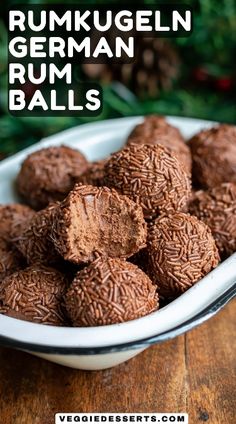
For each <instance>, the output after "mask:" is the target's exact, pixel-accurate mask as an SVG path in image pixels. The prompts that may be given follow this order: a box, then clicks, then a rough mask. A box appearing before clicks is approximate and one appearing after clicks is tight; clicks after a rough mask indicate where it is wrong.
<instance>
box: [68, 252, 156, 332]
mask: <svg viewBox="0 0 236 424" xmlns="http://www.w3.org/2000/svg"><path fill="white" fill-rule="evenodd" d="M65 303H66V310H67V313H68V316H69V318H70V319H71V322H72V324H73V326H77V327H86V326H98V325H108V324H116V323H120V322H125V321H130V320H132V319H136V318H140V317H143V316H145V315H147V314H149V313H151V312H153V311H155V310H157V309H158V307H159V303H158V295H157V292H156V286H155V285H154V284H153V283H152V282H151V280H150V279H149V278H148V276H147V275H146V274H144V272H143V271H141V269H139V268H138V267H137V266H136V265H133V264H131V263H129V262H126V261H123V260H120V259H111V258H98V259H96V260H95V261H94V262H92V263H91V264H90V265H88V266H87V267H85V268H84V269H83V270H82V271H80V272H78V273H77V275H76V277H75V279H74V281H73V283H72V285H71V286H70V288H69V289H68V291H67V293H66V296H65Z"/></svg>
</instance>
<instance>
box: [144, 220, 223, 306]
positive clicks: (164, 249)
mask: <svg viewBox="0 0 236 424" xmlns="http://www.w3.org/2000/svg"><path fill="white" fill-rule="evenodd" d="M147 254H148V265H149V268H148V275H149V276H150V278H151V279H152V281H153V282H155V283H156V284H157V286H158V292H159V294H160V295H161V296H163V297H165V298H173V297H176V296H178V295H180V294H181V293H183V292H185V291H186V290H187V289H189V288H190V287H191V286H192V285H194V284H195V283H196V282H197V281H199V280H200V279H201V278H203V277H204V276H205V275H206V274H208V273H209V272H210V271H211V270H212V269H213V268H215V267H216V266H217V265H218V263H219V254H218V250H217V247H216V244H215V241H214V239H213V236H212V234H211V231H210V229H209V227H208V226H207V225H205V224H204V223H203V222H201V221H199V220H198V219H197V218H196V217H195V216H190V215H189V214H185V213H181V212H179V213H175V214H173V215H170V216H161V217H160V218H158V219H157V220H156V221H155V223H154V225H153V226H152V228H151V231H150V233H149V235H148V247H147Z"/></svg>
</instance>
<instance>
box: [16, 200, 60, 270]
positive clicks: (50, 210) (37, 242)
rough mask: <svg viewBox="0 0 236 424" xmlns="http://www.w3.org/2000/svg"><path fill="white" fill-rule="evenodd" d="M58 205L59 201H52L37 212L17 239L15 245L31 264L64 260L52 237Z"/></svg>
mask: <svg viewBox="0 0 236 424" xmlns="http://www.w3.org/2000/svg"><path fill="white" fill-rule="evenodd" d="M58 205H59V202H55V203H51V204H50V205H49V206H48V207H47V208H45V209H42V210H41V211H38V212H35V215H34V217H33V218H32V219H31V221H30V223H29V225H28V226H27V227H26V228H25V230H24V231H23V232H22V234H21V236H20V237H19V238H18V239H17V240H15V245H16V246H17V248H18V250H19V251H20V252H21V253H22V255H23V256H24V257H25V258H26V261H27V263H28V264H29V265H31V264H33V263H35V262H40V263H44V264H55V263H57V262H58V261H59V260H60V259H61V260H62V258H60V256H59V254H58V253H57V251H56V249H55V247H54V244H53V242H52V240H51V238H50V235H51V227H52V224H53V220H54V213H55V210H56V208H57V207H58Z"/></svg>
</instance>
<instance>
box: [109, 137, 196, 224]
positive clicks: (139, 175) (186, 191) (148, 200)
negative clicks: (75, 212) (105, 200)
mask: <svg viewBox="0 0 236 424" xmlns="http://www.w3.org/2000/svg"><path fill="white" fill-rule="evenodd" d="M104 182H105V184H106V185H107V186H108V187H114V188H115V189H117V190H118V191H119V192H120V193H122V194H125V195H126V196H128V197H129V198H130V199H132V200H133V201H135V202H136V203H137V204H138V205H140V206H141V207H142V208H143V213H144V216H145V218H147V219H153V218H156V217H157V216H158V215H160V214H162V213H164V212H168V211H182V210H185V209H186V206H187V202H188V198H189V197H190V193H191V184H190V181H189V178H188V176H187V174H186V173H185V171H184V169H183V167H182V165H181V164H180V163H179V162H178V160H177V159H176V158H175V157H174V156H173V155H172V154H171V153H170V152H169V151H168V150H167V149H165V148H164V147H163V146H160V145H156V146H150V145H138V144H132V145H130V146H129V147H126V148H125V149H123V150H121V151H120V152H118V153H115V154H113V155H112V156H111V158H110V160H109V161H108V162H107V164H106V165H105V178H104Z"/></svg>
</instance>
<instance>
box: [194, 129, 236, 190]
mask: <svg viewBox="0 0 236 424" xmlns="http://www.w3.org/2000/svg"><path fill="white" fill-rule="evenodd" d="M189 146H190V148H191V151H192V158H193V180H194V183H195V185H196V186H199V185H200V187H202V188H213V187H215V186H217V185H219V184H221V183H223V182H236V126H232V125H225V124H223V125H219V126H218V127H215V128H210V129H207V130H203V131H200V132H199V133H198V134H196V135H195V136H194V137H192V139H191V140H190V141H189Z"/></svg>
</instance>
